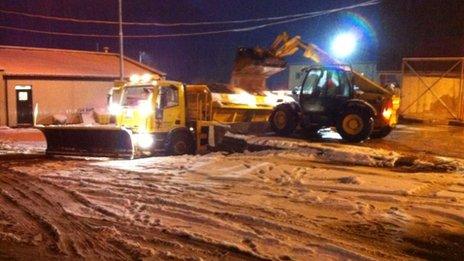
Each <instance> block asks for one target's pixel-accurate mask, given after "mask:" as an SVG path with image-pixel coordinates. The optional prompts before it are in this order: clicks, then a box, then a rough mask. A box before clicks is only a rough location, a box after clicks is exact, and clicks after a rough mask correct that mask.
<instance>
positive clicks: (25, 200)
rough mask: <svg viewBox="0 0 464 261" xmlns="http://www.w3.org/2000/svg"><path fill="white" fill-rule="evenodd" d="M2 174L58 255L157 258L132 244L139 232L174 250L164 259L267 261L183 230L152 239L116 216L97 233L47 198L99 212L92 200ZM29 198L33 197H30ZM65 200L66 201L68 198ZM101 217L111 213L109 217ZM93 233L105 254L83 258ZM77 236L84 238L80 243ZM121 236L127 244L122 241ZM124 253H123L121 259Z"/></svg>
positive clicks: (12, 173)
mask: <svg viewBox="0 0 464 261" xmlns="http://www.w3.org/2000/svg"><path fill="white" fill-rule="evenodd" d="M0 171H2V172H3V174H2V175H1V176H0V182H1V184H2V188H4V190H2V192H3V191H5V193H2V195H3V196H4V197H6V198H8V199H9V200H10V201H12V202H13V204H14V205H15V206H16V207H18V208H20V209H21V210H23V211H24V212H27V213H28V214H29V215H31V216H32V217H33V218H34V219H35V220H36V221H37V222H38V223H40V224H41V225H42V226H44V229H43V231H44V232H48V233H49V237H50V238H51V240H52V241H53V242H51V244H54V245H55V248H56V251H54V254H58V255H64V256H74V257H85V258H96V257H98V258H103V259H105V258H118V259H119V258H121V259H125V258H127V257H131V258H133V259H139V258H141V257H144V256H152V255H154V254H155V253H154V251H153V249H151V248H149V247H143V246H140V242H136V241H132V240H131V239H130V238H136V237H134V236H133V233H134V232H137V231H133V230H139V231H138V232H141V234H144V236H143V237H142V239H143V241H146V242H147V243H148V244H151V243H153V242H154V243H155V244H161V245H165V246H170V250H166V251H160V252H159V253H156V254H157V256H158V257H163V258H174V259H176V258H178V257H182V254H185V257H189V256H191V255H192V251H193V253H195V252H198V251H199V252H201V253H203V254H204V255H205V256H206V257H208V256H210V257H216V258H220V257H222V256H223V255H226V256H227V257H228V258H229V259H232V260H233V259H243V258H247V259H250V260H253V259H258V260H260V259H267V258H266V257H265V256H260V255H259V254H256V253H253V251H248V250H246V249H241V248H240V247H237V246H236V245H234V244H228V243H224V242H220V241H215V240H213V239H210V238H207V237H202V236H196V235H195V234H189V233H186V232H185V231H182V230H175V229H166V228H156V229H154V230H152V231H151V232H152V233H153V234H154V235H156V234H163V235H165V238H162V237H153V236H152V235H146V234H147V231H146V229H147V227H145V226H140V225H137V224H130V221H129V220H123V222H120V223H118V222H115V220H111V219H112V218H114V216H113V215H110V216H107V217H105V218H103V220H105V221H104V223H105V222H107V221H108V220H111V222H110V223H109V224H111V226H109V227H106V226H102V225H101V224H99V225H94V226H93V227H94V228H93V229H92V226H89V224H87V222H86V221H85V219H84V220H83V218H82V217H79V216H72V214H73V213H68V212H67V211H65V210H64V209H63V206H62V205H61V204H60V203H59V202H54V201H51V200H46V201H45V200H43V198H53V197H55V196H56V195H51V194H62V195H61V201H62V202H64V203H69V202H70V201H71V202H72V201H74V202H75V203H76V204H81V205H83V206H85V207H91V206H90V205H93V206H94V207H92V208H93V209H98V207H95V206H98V205H96V204H95V203H94V202H87V201H86V200H83V199H79V198H78V197H76V194H75V193H73V192H72V191H71V190H69V189H63V187H61V186H60V185H59V184H54V183H52V182H50V181H47V180H41V179H38V178H36V177H33V176H30V175H28V174H27V173H24V172H19V171H11V170H8V169H6V168H1V169H0ZM13 176H14V178H13ZM18 176H22V178H21V179H18V178H16V177H18ZM37 184H40V186H41V187H42V186H43V187H47V191H48V193H47V194H46V195H45V194H43V190H42V189H37V188H34V186H37ZM10 191H14V193H16V194H14V196H12V195H10ZM18 191H21V193H18ZM38 191H42V194H40V193H39V192H38ZM37 193H39V194H40V195H41V196H39V197H34V196H36V195H37ZM24 195H27V196H26V197H24ZM63 195H66V198H65V197H64V196H63ZM76 198H77V199H76ZM53 203H54V204H53ZM51 204H53V206H50V205H51ZM44 206H45V207H46V208H47V211H48V212H49V213H45V212H46V211H44V210H43V209H42V208H44ZM101 214H108V213H106V212H104V211H103V212H102V213H101ZM168 214H172V213H168ZM95 220H98V221H97V222H96V223H97V224H98V223H100V222H101V220H99V219H98V218H96V219H95V217H94V219H93V220H92V222H91V223H95ZM80 222H83V224H80ZM128 224H130V225H132V226H131V229H129V230H128V229H127V228H125V226H127V225H128ZM115 227H118V228H119V229H120V230H118V229H115ZM67 228H69V229H67ZM89 228H90V229H89ZM89 231H93V232H95V234H98V235H100V236H101V235H105V236H104V237H103V238H85V241H88V242H94V243H95V242H103V246H104V248H100V249H98V246H97V245H92V246H91V248H90V249H91V250H92V251H95V252H98V253H100V254H102V255H90V254H89V253H83V251H84V250H82V249H87V248H85V247H83V248H82V249H81V248H79V247H78V244H76V243H75V242H74V241H73V240H76V238H77V240H79V237H80V236H82V235H81V234H86V233H88V232H89ZM122 231H125V232H122ZM76 235H79V237H76ZM86 236H88V235H86ZM121 236H122V238H123V239H120V238H121ZM105 237H106V238H105ZM124 237H125V238H124ZM71 238H73V239H71ZM147 238H148V240H147ZM104 242H106V243H104ZM173 242H174V243H173ZM177 242H183V243H182V245H181V246H183V248H184V251H181V252H184V253H175V250H176V248H177V247H178V246H179V245H180V244H179V243H177ZM192 242H193V243H194V244H193V245H194V246H195V247H191V246H190V247H189V246H188V245H189V244H191V243H192ZM184 244H185V245H184ZM184 246H185V247H184ZM188 249H190V250H188ZM121 251H122V252H121ZM118 252H119V253H120V254H119V255H118ZM177 252H179V251H177ZM174 253H175V254H174ZM105 254H106V255H105ZM193 256H195V255H193ZM198 256H201V255H198Z"/></svg>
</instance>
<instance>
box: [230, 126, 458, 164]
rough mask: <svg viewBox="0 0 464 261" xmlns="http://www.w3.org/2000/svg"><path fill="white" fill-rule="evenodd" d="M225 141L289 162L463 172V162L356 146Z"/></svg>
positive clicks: (249, 137)
mask: <svg viewBox="0 0 464 261" xmlns="http://www.w3.org/2000/svg"><path fill="white" fill-rule="evenodd" d="M226 137H229V138H232V139H237V140H243V141H245V142H246V143H247V144H251V145H258V146H263V147H270V148H276V149H282V151H281V152H278V154H279V156H282V157H287V158H291V159H301V160H318V161H325V162H331V163H343V164H350V165H362V166H372V167H398V168H401V169H405V170H410V171H440V172H451V171H464V161H463V160H460V159H454V158H447V157H434V156H428V157H424V158H418V157H416V156H411V155H403V154H401V153H398V152H395V151H390V150H385V149H379V148H368V147H362V146H357V145H349V144H339V143H317V142H311V143H310V142H307V141H302V140H296V139H289V138H280V137H268V136H253V135H241V134H233V133H230V132H228V133H226Z"/></svg>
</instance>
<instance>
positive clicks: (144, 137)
mask: <svg viewBox="0 0 464 261" xmlns="http://www.w3.org/2000/svg"><path fill="white" fill-rule="evenodd" d="M134 139H135V143H136V144H137V145H138V146H139V147H140V148H142V149H148V148H150V147H151V146H152V145H153V142H154V139H153V135H151V134H148V133H138V134H135V136H134Z"/></svg>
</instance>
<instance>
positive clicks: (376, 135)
mask: <svg viewBox="0 0 464 261" xmlns="http://www.w3.org/2000/svg"><path fill="white" fill-rule="evenodd" d="M392 130H393V128H392V127H390V126H384V127H382V128H380V129H377V130H373V131H372V133H371V136H370V138H371V139H382V138H385V137H387V135H388V134H390V132H391V131H392Z"/></svg>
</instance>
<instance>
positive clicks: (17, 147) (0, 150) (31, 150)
mask: <svg viewBox="0 0 464 261" xmlns="http://www.w3.org/2000/svg"><path fill="white" fill-rule="evenodd" d="M45 147H46V145H45V143H44V142H40V141H23V142H14V141H0V155H7V154H37V153H43V152H44V151H45Z"/></svg>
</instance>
